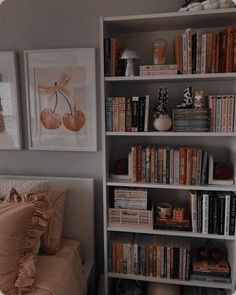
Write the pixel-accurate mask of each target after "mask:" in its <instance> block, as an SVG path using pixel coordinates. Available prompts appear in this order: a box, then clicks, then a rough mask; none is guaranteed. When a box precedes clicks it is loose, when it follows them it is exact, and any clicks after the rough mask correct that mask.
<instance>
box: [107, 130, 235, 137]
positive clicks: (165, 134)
mask: <svg viewBox="0 0 236 295" xmlns="http://www.w3.org/2000/svg"><path fill="white" fill-rule="evenodd" d="M106 136H148V137H150V136H154V137H168V136H170V137H236V132H171V131H170V132H155V131H151V132H106Z"/></svg>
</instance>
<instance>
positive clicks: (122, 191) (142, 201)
mask: <svg viewBox="0 0 236 295" xmlns="http://www.w3.org/2000/svg"><path fill="white" fill-rule="evenodd" d="M147 203H148V190H147V189H142V188H134V189H132V188H122V187H117V188H115V189H114V208H116V209H117V208H120V209H139V210H140V209H141V210H147V205H148V204H147Z"/></svg>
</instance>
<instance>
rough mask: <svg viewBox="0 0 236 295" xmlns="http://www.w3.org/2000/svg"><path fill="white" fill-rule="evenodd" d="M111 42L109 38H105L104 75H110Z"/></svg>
mask: <svg viewBox="0 0 236 295" xmlns="http://www.w3.org/2000/svg"><path fill="white" fill-rule="evenodd" d="M110 50H111V42H110V39H109V38H106V39H104V76H105V77H109V76H110V54H111V52H110Z"/></svg>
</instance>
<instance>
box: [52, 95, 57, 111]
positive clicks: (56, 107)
mask: <svg viewBox="0 0 236 295" xmlns="http://www.w3.org/2000/svg"><path fill="white" fill-rule="evenodd" d="M55 94H56V103H55V106H54V109H53V111H52V112H53V113H55V111H56V108H57V103H58V95H57V91H56V93H55Z"/></svg>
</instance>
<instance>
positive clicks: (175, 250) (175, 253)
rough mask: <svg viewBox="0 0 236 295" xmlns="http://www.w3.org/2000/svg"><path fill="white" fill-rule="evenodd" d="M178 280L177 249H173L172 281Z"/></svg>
mask: <svg viewBox="0 0 236 295" xmlns="http://www.w3.org/2000/svg"><path fill="white" fill-rule="evenodd" d="M178 278H179V248H174V267H173V277H172V279H178Z"/></svg>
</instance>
